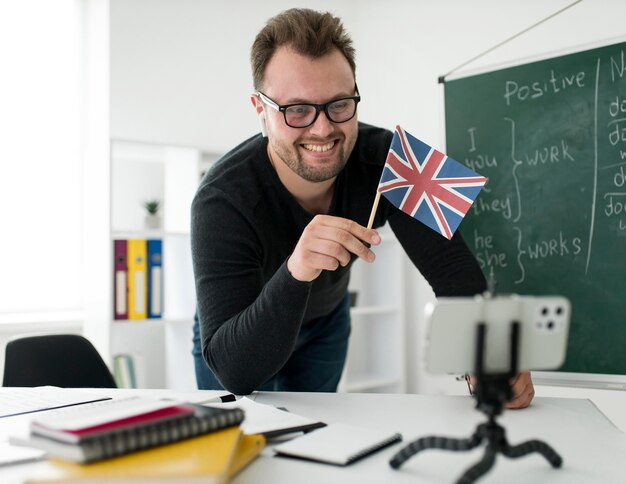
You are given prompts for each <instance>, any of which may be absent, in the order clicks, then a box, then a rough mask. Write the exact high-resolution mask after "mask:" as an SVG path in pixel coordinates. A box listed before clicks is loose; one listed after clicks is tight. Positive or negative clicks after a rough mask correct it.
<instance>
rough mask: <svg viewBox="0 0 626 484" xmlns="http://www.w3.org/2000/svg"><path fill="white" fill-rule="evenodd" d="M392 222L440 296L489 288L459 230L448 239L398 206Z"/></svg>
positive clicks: (410, 255)
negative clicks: (398, 208)
mask: <svg viewBox="0 0 626 484" xmlns="http://www.w3.org/2000/svg"><path fill="white" fill-rule="evenodd" d="M389 225H390V226H391V229H392V230H393V232H394V233H395V234H396V237H397V238H398V240H399V241H400V244H402V247H403V248H404V250H405V252H406V253H407V255H408V256H409V258H410V259H411V261H412V262H413V264H414V265H415V267H417V269H418V270H419V271H420V272H421V274H422V275H423V276H424V278H425V279H426V280H427V281H428V283H429V284H430V286H431V287H432V289H433V291H434V292H435V295H436V296H437V297H441V296H473V295H474V294H479V293H481V292H484V291H485V289H486V282H485V277H484V275H483V273H482V271H481V270H480V267H479V266H478V262H477V261H476V259H475V258H474V256H473V255H472V253H471V252H470V250H469V248H468V247H467V245H466V244H465V241H464V240H463V238H462V237H461V234H460V233H459V232H458V231H457V232H456V233H455V234H454V236H453V237H452V239H451V240H448V239H446V238H445V237H443V236H441V235H439V234H438V233H436V232H435V231H434V230H431V229H430V228H429V227H427V226H426V225H424V224H422V223H421V222H419V221H417V220H415V219H414V218H412V217H411V216H409V215H407V214H405V213H404V212H402V211H400V210H397V209H395V211H394V213H393V214H392V215H391V216H390V217H389Z"/></svg>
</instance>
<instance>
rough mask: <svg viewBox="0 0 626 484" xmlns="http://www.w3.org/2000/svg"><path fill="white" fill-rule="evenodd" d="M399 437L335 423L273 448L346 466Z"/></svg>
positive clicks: (278, 451)
mask: <svg viewBox="0 0 626 484" xmlns="http://www.w3.org/2000/svg"><path fill="white" fill-rule="evenodd" d="M401 440H402V435H400V434H399V433H392V432H389V431H386V430H382V431H381V430H373V429H368V428H362V427H354V426H351V425H345V424H340V423H334V424H330V425H328V426H326V427H324V428H321V429H318V430H314V431H313V432H309V433H308V434H306V435H304V436H303V437H299V438H297V439H294V440H291V441H289V442H285V443H284V444H280V445H277V446H276V447H274V451H275V452H276V454H278V455H285V456H289V457H297V458H300V459H307V460H313V461H317V462H323V463H326V464H335V465H340V466H345V465H348V464H351V463H353V462H355V461H357V460H359V459H362V458H363V457H366V456H368V455H370V454H373V453H374V452H377V451H378V450H380V449H383V448H384V447H387V446H388V445H391V444H394V443H396V442H400V441H401Z"/></svg>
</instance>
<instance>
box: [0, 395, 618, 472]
mask: <svg viewBox="0 0 626 484" xmlns="http://www.w3.org/2000/svg"><path fill="white" fill-rule="evenodd" d="M98 392H103V393H108V394H111V391H110V390H98ZM115 392H116V393H119V394H122V393H124V394H126V393H127V392H128V390H126V391H123V390H117V391H115ZM137 392H138V393H142V394H146V393H149V394H157V395H162V396H165V395H168V396H176V397H177V398H180V397H181V396H182V397H184V394H177V393H174V392H167V391H137ZM204 393H206V394H207V395H210V394H211V393H214V392H204ZM195 395H196V396H197V394H195ZM253 397H254V398H255V399H256V401H257V402H259V403H267V404H272V405H276V406H282V407H286V408H287V409H288V410H290V411H292V412H294V413H297V414H300V415H303V416H307V417H311V418H314V419H319V420H322V421H324V422H327V423H331V422H343V423H348V424H353V425H361V426H369V427H372V428H385V429H390V430H394V431H399V432H401V433H402V434H403V436H404V441H403V442H402V443H400V444H396V445H393V446H392V447H389V448H386V449H384V450H382V451H380V452H378V453H377V454H374V455H372V456H370V457H368V458H366V459H363V460H361V461H358V462H356V463H354V464H352V465H350V466H348V467H336V466H330V465H324V464H317V463H312V462H307V461H301V460H295V459H289V458H282V457H274V456H273V451H272V447H271V445H270V446H268V447H267V448H266V449H265V450H264V451H263V453H262V455H261V456H260V457H259V458H257V459H256V460H255V461H254V462H253V463H252V464H250V466H248V467H247V468H246V469H244V471H242V473H241V474H239V475H238V476H236V477H235V479H234V480H233V481H232V482H233V484H248V483H255V484H257V483H272V484H281V483H289V484H292V483H296V482H297V483H298V484H306V483H315V484H320V483H324V484H326V483H332V484H334V483H359V484H361V483H376V484H379V483H384V484H393V483H396V482H398V483H404V482H406V483H450V482H454V481H455V480H456V479H457V478H458V477H459V476H460V475H461V474H462V473H463V472H464V471H465V469H466V468H467V467H469V466H470V465H472V464H474V463H475V462H476V461H478V460H479V459H480V458H481V456H482V454H483V451H484V446H480V447H478V448H477V449H474V450H472V451H469V452H450V451H442V450H427V451H424V452H422V453H420V454H418V455H416V456H414V457H413V458H411V459H410V460H409V461H408V462H406V463H405V464H404V465H403V466H402V467H401V468H400V469H399V470H393V469H391V467H389V464H388V461H389V459H390V458H391V456H392V455H393V454H394V453H395V452H397V451H398V450H399V449H400V448H401V447H402V446H403V445H405V444H407V443H408V442H410V441H412V440H414V439H416V438H419V437H423V436H427V435H441V436H446V437H455V438H466V437H469V436H470V435H471V434H472V433H473V432H474V429H475V427H476V425H477V424H478V423H481V422H483V421H484V420H485V417H484V415H483V414H482V413H480V412H478V411H477V410H475V409H474V401H473V400H472V399H471V398H470V397H461V396H426V395H377V394H313V393H264V392H262V393H258V394H256V395H254V396H253ZM0 420H1V419H0ZM498 420H499V422H500V423H501V424H502V425H503V426H504V427H505V428H506V430H507V437H508V440H509V443H510V444H511V445H516V444H518V443H521V442H523V441H526V440H529V439H535V438H538V439H542V440H544V441H545V442H546V443H548V444H549V445H551V446H552V447H553V448H554V449H555V450H556V451H557V452H558V453H559V454H560V455H561V456H562V457H563V460H564V464H563V467H562V468H561V469H553V468H552V467H550V465H549V464H548V462H547V461H545V459H544V458H543V457H541V456H540V455H539V454H531V455H528V456H525V457H521V458H519V459H508V458H506V457H504V456H502V455H498V456H497V458H496V463H495V465H494V467H493V469H492V470H491V471H490V472H489V473H488V474H487V475H486V476H485V477H483V478H482V479H481V480H479V482H480V483H481V484H482V483H507V484H508V483H533V484H535V483H544V482H545V483H547V482H549V483H551V484H552V483H568V484H572V483H593V484H598V483H602V484H606V483H618V482H620V483H623V482H626V462H625V456H626V435H625V434H623V433H622V432H621V431H620V430H619V429H617V428H616V427H615V426H614V425H613V424H612V423H611V422H610V421H609V420H608V419H607V418H606V417H605V416H604V415H603V414H602V413H601V412H600V411H599V410H598V409H597V408H596V407H595V405H594V404H593V403H591V402H590V401H589V400H583V399H564V398H547V397H544V398H535V400H534V402H533V404H532V406H531V407H530V408H528V409H525V410H520V411H505V413H504V415H503V416H502V417H500V418H499V419H498ZM0 432H2V426H1V425H0ZM38 465H41V464H27V465H21V466H14V467H11V468H9V467H7V468H0V482H2V483H6V482H19V481H20V479H23V478H24V477H26V476H28V474H29V470H31V471H32V469H33V468H34V467H36V466H38Z"/></svg>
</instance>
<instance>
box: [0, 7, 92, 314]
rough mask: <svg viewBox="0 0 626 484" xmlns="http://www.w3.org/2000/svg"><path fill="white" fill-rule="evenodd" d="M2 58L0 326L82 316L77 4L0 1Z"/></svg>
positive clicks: (0, 86) (79, 77)
mask: <svg viewBox="0 0 626 484" xmlns="http://www.w3.org/2000/svg"><path fill="white" fill-rule="evenodd" d="M0 59H2V63H3V66H2V72H3V74H2V82H1V83H0V106H2V108H1V109H0V133H2V135H1V136H0V321H2V320H7V321H11V320H12V318H13V316H16V317H17V316H18V315H19V314H21V315H24V314H25V313H31V314H32V313H46V314H50V313H55V312H56V313H58V312H75V311H80V310H81V307H80V306H81V299H82V295H81V277H80V276H81V267H82V259H83V256H82V244H81V238H82V208H81V207H82V193H83V187H82V164H81V158H80V150H81V139H80V136H81V123H80V116H81V110H82V106H81V92H82V91H81V88H82V86H81V64H80V59H81V46H80V8H79V2H78V1H76V0H55V1H54V2H50V1H49V0H20V1H12V2H2V4H1V5H0ZM17 319H18V320H19V317H17Z"/></svg>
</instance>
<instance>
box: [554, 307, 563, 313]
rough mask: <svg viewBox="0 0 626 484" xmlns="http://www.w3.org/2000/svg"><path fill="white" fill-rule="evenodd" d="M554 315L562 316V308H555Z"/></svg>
mask: <svg viewBox="0 0 626 484" xmlns="http://www.w3.org/2000/svg"><path fill="white" fill-rule="evenodd" d="M556 314H559V315H560V314H563V308H562V307H561V306H559V307H558V308H556Z"/></svg>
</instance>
